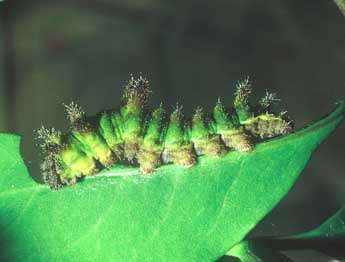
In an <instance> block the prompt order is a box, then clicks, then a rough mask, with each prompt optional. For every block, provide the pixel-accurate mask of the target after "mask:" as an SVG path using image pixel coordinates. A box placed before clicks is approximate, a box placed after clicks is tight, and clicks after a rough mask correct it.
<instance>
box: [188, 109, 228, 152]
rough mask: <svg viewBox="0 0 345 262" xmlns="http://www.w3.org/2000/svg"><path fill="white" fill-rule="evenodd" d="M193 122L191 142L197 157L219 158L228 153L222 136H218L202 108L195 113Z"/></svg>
mask: <svg viewBox="0 0 345 262" xmlns="http://www.w3.org/2000/svg"><path fill="white" fill-rule="evenodd" d="M191 122H192V129H191V140H192V142H193V144H194V149H195V152H196V154H197V155H208V156H213V157H219V156H223V155H225V154H226V153H227V149H226V147H225V144H224V142H223V141H222V140H221V138H220V135H219V134H216V132H215V131H214V127H213V126H212V123H211V121H210V120H209V119H207V117H206V116H205V114H204V112H203V110H202V109H201V108H198V109H197V110H196V111H195V113H194V115H193V117H192V121H191Z"/></svg>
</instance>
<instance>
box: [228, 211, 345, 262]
mask: <svg viewBox="0 0 345 262" xmlns="http://www.w3.org/2000/svg"><path fill="white" fill-rule="evenodd" d="M344 243H345V207H343V208H341V209H339V210H338V211H337V212H336V213H335V214H333V215H332V216H331V217H330V218H328V219H327V220H326V221H325V222H323V223H322V224H321V225H320V226H319V227H317V228H315V229H313V230H311V231H308V232H305V233H301V234H296V235H291V236H273V237H262V238H253V239H249V240H245V241H242V242H240V243H238V244H236V245H235V246H234V247H233V248H231V249H230V250H229V252H227V254H226V255H228V256H234V257H237V258H239V259H240V260H241V261H242V262H271V261H289V260H284V259H285V258H284V257H283V258H281V257H280V256H281V254H280V251H286V250H298V249H313V250H317V251H320V252H323V253H325V254H327V255H328V256H330V257H333V258H336V259H341V260H344V259H345V250H344Z"/></svg>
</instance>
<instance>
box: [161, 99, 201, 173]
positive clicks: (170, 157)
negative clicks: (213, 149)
mask: <svg viewBox="0 0 345 262" xmlns="http://www.w3.org/2000/svg"><path fill="white" fill-rule="evenodd" d="M188 125H189V124H188V122H187V121H185V119H184V115H183V113H182V107H181V106H179V105H176V108H175V110H174V111H173V112H172V113H171V115H170V120H169V125H168V128H167V132H166V136H165V139H164V140H165V141H164V151H163V162H164V163H174V164H177V165H181V166H184V167H191V166H193V165H194V164H195V163H196V153H195V150H194V147H193V143H192V141H191V140H190V138H189V133H190V131H189V126H188Z"/></svg>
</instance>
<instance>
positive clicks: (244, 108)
mask: <svg viewBox="0 0 345 262" xmlns="http://www.w3.org/2000/svg"><path fill="white" fill-rule="evenodd" d="M251 93H252V86H251V82H250V80H249V77H247V78H246V79H244V80H243V81H239V82H238V83H237V87H236V92H235V101H234V107H235V110H236V114H237V116H238V119H239V121H240V123H242V122H243V121H245V120H247V119H249V118H251V116H252V110H251V106H250V104H249V97H250V95H251Z"/></svg>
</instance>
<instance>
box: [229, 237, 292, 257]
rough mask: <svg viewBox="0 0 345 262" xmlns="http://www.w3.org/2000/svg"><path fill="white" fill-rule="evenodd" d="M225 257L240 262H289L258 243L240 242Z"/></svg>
mask: <svg viewBox="0 0 345 262" xmlns="http://www.w3.org/2000/svg"><path fill="white" fill-rule="evenodd" d="M226 255H227V256H233V257H237V258H239V259H240V261H241V262H278V261H279V262H291V261H292V260H291V259H289V258H288V257H287V256H284V255H283V254H281V253H279V252H278V251H275V250H273V249H271V248H270V247H267V246H262V245H260V243H258V242H252V241H241V242H240V243H238V244H236V245H235V246H234V247H233V248H231V249H230V251H229V252H227V253H226Z"/></svg>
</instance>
